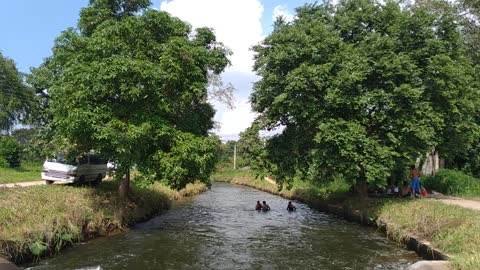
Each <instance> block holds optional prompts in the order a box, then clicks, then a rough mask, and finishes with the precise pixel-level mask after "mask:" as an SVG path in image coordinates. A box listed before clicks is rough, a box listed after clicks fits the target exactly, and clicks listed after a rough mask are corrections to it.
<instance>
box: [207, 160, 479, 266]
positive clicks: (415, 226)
mask: <svg viewBox="0 0 480 270" xmlns="http://www.w3.org/2000/svg"><path fill="white" fill-rule="evenodd" d="M212 179H213V180H214V181H224V182H230V183H234V184H241V185H247V186H250V187H254V188H257V189H260V190H263V191H267V192H270V193H273V194H277V195H280V196H283V197H285V198H289V199H298V200H300V201H303V202H306V203H308V204H311V205H317V202H322V201H323V202H324V203H327V202H328V203H330V204H333V205H335V206H339V207H343V208H345V209H350V210H351V211H350V212H354V211H356V210H358V211H359V212H363V213H365V215H366V217H367V218H368V219H369V220H371V221H374V220H376V221H378V224H385V223H386V224H388V226H387V228H388V231H387V233H388V235H389V236H390V237H391V238H392V239H394V240H396V241H398V242H403V240H404V239H405V238H407V237H414V238H415V239H418V240H421V241H427V242H430V243H431V246H432V247H433V248H435V249H438V250H441V251H442V252H444V253H446V254H448V255H449V256H450V257H451V260H452V264H453V266H454V267H455V269H463V270H473V269H480V255H479V254H480V212H479V211H475V210H469V209H464V208H461V207H458V206H453V205H446V204H444V203H441V202H439V201H435V200H431V199H421V200H410V199H391V198H390V199H387V198H385V199H381V198H375V199H373V198H372V199H370V203H369V205H368V209H358V205H359V204H358V200H357V199H356V198H355V197H350V196H348V195H347V193H346V191H347V190H348V189H346V187H345V186H344V184H341V183H337V184H328V185H326V186H323V187H315V186H313V185H309V184H305V183H300V182H294V183H293V185H292V188H291V189H290V190H282V191H279V190H278V188H277V187H276V185H274V184H271V183H269V182H267V181H265V180H263V179H255V177H254V175H253V174H252V173H251V172H249V171H237V172H235V171H232V170H226V171H225V170H224V171H220V172H218V173H217V174H215V175H214V176H213V178H212Z"/></svg>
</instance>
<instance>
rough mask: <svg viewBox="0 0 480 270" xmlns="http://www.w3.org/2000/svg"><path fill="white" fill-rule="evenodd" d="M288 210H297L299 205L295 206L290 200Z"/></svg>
mask: <svg viewBox="0 0 480 270" xmlns="http://www.w3.org/2000/svg"><path fill="white" fill-rule="evenodd" d="M287 210H288V212H292V211H295V210H297V207H295V206H294V205H293V204H292V202H288V205H287Z"/></svg>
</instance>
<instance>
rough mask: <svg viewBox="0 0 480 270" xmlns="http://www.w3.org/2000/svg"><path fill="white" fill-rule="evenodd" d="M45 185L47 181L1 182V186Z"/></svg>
mask: <svg viewBox="0 0 480 270" xmlns="http://www.w3.org/2000/svg"><path fill="white" fill-rule="evenodd" d="M41 185H45V181H31V182H18V183H9V184H0V188H13V187H30V186H41Z"/></svg>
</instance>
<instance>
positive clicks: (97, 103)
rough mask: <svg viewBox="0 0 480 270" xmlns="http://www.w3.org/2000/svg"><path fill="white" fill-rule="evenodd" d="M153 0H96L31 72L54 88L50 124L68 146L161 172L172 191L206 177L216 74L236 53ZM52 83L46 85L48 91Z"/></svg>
mask: <svg viewBox="0 0 480 270" xmlns="http://www.w3.org/2000/svg"><path fill="white" fill-rule="evenodd" d="M148 6H150V1H147V0H128V1H127V0H91V1H90V4H89V6H88V7H87V8H84V9H82V11H81V13H80V20H79V24H78V28H76V29H74V28H71V29H67V30H66V31H64V32H63V33H62V34H61V35H60V36H59V37H58V38H57V39H56V41H55V45H54V47H53V55H52V56H51V57H49V58H47V59H46V60H45V62H44V64H43V65H42V66H41V67H39V68H38V69H34V70H33V78H31V81H32V83H33V84H34V85H35V86H36V88H37V90H40V91H41V92H43V93H47V94H48V111H49V113H50V114H51V116H52V121H51V122H50V125H49V126H50V129H52V130H54V132H53V133H54V134H58V135H59V136H58V137H59V138H60V139H59V140H57V142H61V143H62V142H63V146H62V148H68V147H72V146H73V148H75V149H76V150H79V151H88V150H89V149H95V150H97V151H100V152H102V153H103V154H105V155H107V156H108V157H110V158H112V159H114V160H115V161H116V162H117V163H118V164H119V175H122V174H126V176H127V177H125V178H124V180H123V181H122V185H121V188H120V190H121V191H122V193H123V194H124V193H125V191H126V190H128V183H129V170H130V168H131V166H133V165H137V166H138V168H139V170H141V171H143V172H145V173H149V174H154V176H155V177H156V178H158V179H162V180H165V181H167V182H168V183H169V184H170V185H172V186H173V187H175V188H181V187H183V186H185V184H186V183H187V182H191V181H193V180H195V179H199V180H205V181H207V180H208V175H209V173H210V171H211V170H212V169H213V162H214V159H215V158H216V155H215V152H216V147H217V144H216V141H215V140H214V139H212V138H209V137H208V130H210V129H211V128H212V127H213V120H212V118H213V116H214V109H213V107H212V106H211V105H210V104H209V103H207V85H208V77H209V76H210V75H209V74H214V75H218V74H219V73H221V72H222V71H223V70H224V68H225V67H226V66H227V65H228V63H229V62H228V59H227V56H228V54H229V51H228V50H227V49H226V48H225V47H224V46H223V45H222V44H221V43H219V42H217V41H216V39H215V35H214V34H213V32H212V30H210V29H207V28H199V29H196V30H195V31H193V32H192V29H191V27H190V26H189V25H188V24H186V23H184V22H183V21H181V20H179V19H178V18H174V17H172V16H170V15H169V14H167V13H166V12H160V11H157V10H153V9H148ZM45 89H47V90H45Z"/></svg>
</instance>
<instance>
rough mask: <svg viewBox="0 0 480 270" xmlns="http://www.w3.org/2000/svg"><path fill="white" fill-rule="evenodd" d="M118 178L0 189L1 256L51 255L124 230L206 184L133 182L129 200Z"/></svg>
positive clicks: (24, 259)
mask: <svg viewBox="0 0 480 270" xmlns="http://www.w3.org/2000/svg"><path fill="white" fill-rule="evenodd" d="M117 189H118V182H114V181H105V182H102V183H101V184H100V186H99V187H98V188H92V187H75V186H64V185H49V186H34V187H26V188H12V189H6V188H1V189H0V257H3V258H5V259H7V260H10V261H12V262H15V263H16V264H20V263H24V262H29V261H32V260H35V259H38V258H40V257H42V256H51V255H53V254H55V253H57V252H58V251H59V250H61V249H62V248H64V247H66V246H69V245H71V244H73V243H76V242H80V241H85V240H88V239H91V238H94V237H98V236H103V235H109V234H114V233H118V232H121V231H124V230H126V229H127V228H128V226H130V225H132V224H134V223H136V222H141V221H145V220H147V219H149V218H151V217H152V216H154V215H156V214H158V213H159V212H161V211H163V210H167V209H169V208H170V206H171V203H172V201H173V200H175V199H178V198H181V197H188V196H192V195H195V194H198V193H200V192H202V191H205V190H206V189H207V187H206V185H205V184H203V183H195V184H189V185H187V187H186V188H185V189H183V190H180V191H178V192H176V191H174V190H172V189H170V188H168V187H166V186H164V185H162V184H159V183H155V184H153V185H151V186H149V187H146V188H140V187H135V186H132V188H131V193H130V197H131V198H130V199H131V200H130V201H129V202H126V201H123V200H121V199H120V198H119V197H118V194H117Z"/></svg>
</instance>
